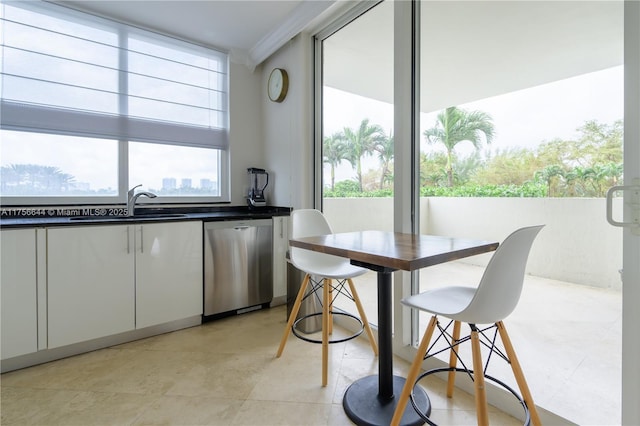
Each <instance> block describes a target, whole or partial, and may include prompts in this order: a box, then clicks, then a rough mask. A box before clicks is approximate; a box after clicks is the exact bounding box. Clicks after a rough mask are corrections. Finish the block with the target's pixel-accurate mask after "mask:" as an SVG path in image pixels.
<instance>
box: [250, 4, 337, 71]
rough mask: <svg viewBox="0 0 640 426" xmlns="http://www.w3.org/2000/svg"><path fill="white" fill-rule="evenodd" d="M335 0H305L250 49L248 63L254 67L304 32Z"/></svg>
mask: <svg viewBox="0 0 640 426" xmlns="http://www.w3.org/2000/svg"><path fill="white" fill-rule="evenodd" d="M334 3H335V0H304V1H302V2H301V3H300V4H299V5H298V6H296V8H295V9H293V11H292V12H291V13H290V14H289V15H288V16H287V18H286V19H285V20H284V22H282V23H281V24H280V25H279V26H278V27H276V28H274V29H273V31H271V32H270V33H268V34H267V35H266V36H264V37H263V38H262V39H260V41H258V42H257V43H256V45H255V46H253V47H252V48H251V49H250V50H249V54H248V58H247V62H246V65H247V66H248V67H249V68H251V69H253V68H255V67H256V66H258V65H259V64H261V63H262V62H263V61H264V60H265V59H267V58H268V57H269V56H271V55H273V54H274V53H275V52H276V51H277V50H278V49H280V48H281V47H282V46H284V45H285V44H286V43H287V42H288V41H289V40H291V39H292V38H293V37H295V36H296V35H298V34H299V33H300V32H302V31H303V30H304V29H305V28H307V27H308V26H309V24H311V23H312V22H313V21H315V20H316V19H317V18H318V16H320V15H321V14H323V13H324V12H325V11H326V10H327V9H329V8H330V7H331V6H332V5H333V4H334Z"/></svg>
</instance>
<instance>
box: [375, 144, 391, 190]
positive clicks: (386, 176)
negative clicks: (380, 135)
mask: <svg viewBox="0 0 640 426" xmlns="http://www.w3.org/2000/svg"><path fill="white" fill-rule="evenodd" d="M375 151H376V152H377V153H378V159H379V160H380V163H381V164H382V173H381V174H380V189H382V187H383V185H384V183H385V181H390V180H391V170H390V165H391V162H392V161H393V135H391V134H389V137H385V138H384V139H383V140H382V141H380V142H379V143H378V145H376V147H375Z"/></svg>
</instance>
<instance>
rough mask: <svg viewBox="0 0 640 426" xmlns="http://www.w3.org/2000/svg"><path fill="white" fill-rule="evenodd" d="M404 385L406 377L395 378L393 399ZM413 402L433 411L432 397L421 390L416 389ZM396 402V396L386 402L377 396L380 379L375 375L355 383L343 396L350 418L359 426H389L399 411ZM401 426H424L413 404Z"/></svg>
mask: <svg viewBox="0 0 640 426" xmlns="http://www.w3.org/2000/svg"><path fill="white" fill-rule="evenodd" d="M404 382H405V379H404V377H400V376H393V393H394V395H397V396H400V393H402V387H403V386H404ZM414 398H415V399H416V403H417V404H418V407H421V408H422V407H429V408H428V409H427V412H430V411H431V407H430V403H429V397H428V396H427V394H426V392H425V391H424V390H423V389H422V388H421V387H420V386H418V387H416V388H415V389H414ZM396 402H397V399H396V397H395V396H394V397H392V398H391V399H390V400H386V401H385V400H382V399H381V398H380V396H379V395H378V376H377V375H374V376H367V377H363V378H362V379H359V380H356V381H355V382H353V384H351V386H349V389H347V391H346V392H345V394H344V399H343V400H342V406H343V407H344V411H345V413H347V417H349V419H351V421H353V422H354V423H355V424H357V425H359V426H373V425H381V426H382V425H385V426H388V425H389V424H391V419H392V418H393V413H394V412H395V411H396ZM400 424H401V425H407V426H409V425H411V426H413V425H416V426H417V425H422V424H424V420H422V418H421V417H420V416H418V413H416V411H415V410H414V409H413V406H412V405H411V402H409V403H408V404H407V408H406V409H405V411H404V415H403V416H402V420H401V421H400Z"/></svg>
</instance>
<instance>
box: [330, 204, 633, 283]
mask: <svg viewBox="0 0 640 426" xmlns="http://www.w3.org/2000/svg"><path fill="white" fill-rule="evenodd" d="M621 209H622V204H621V200H620V199H615V200H614V212H620V211H621ZM392 210H393V199H392V198H326V199H325V200H324V213H325V215H326V216H327V218H328V220H329V222H330V223H331V225H332V227H333V230H334V231H335V232H348V231H357V230H364V229H380V230H391V229H387V228H388V226H387V224H389V223H390V222H391V221H390V220H389V219H390V215H392V214H393V211H392ZM420 217H421V233H424V234H432V235H446V236H454V237H468V238H478V239H486V240H495V241H502V240H504V239H505V238H506V237H507V235H509V234H510V233H511V232H512V231H514V230H515V229H517V228H519V227H522V226H527V225H537V224H545V225H546V226H545V228H544V229H543V230H542V231H541V233H540V235H539V236H538V238H537V239H536V242H535V244H534V246H533V249H532V251H531V255H530V257H529V262H528V264H527V272H528V273H529V274H532V275H536V276H540V277H546V278H551V279H556V280H560V281H567V282H571V283H575V284H583V285H588V286H594V287H601V288H613V289H620V288H621V280H620V275H619V273H618V270H619V269H620V268H621V267H622V231H621V230H620V228H614V227H612V226H611V225H609V224H608V223H607V221H606V219H605V200H604V199H601V198H448V197H441V198H439V197H434V198H428V199H427V198H422V199H421V215H420ZM489 258H490V255H481V256H474V257H472V258H468V259H465V262H468V263H472V264H476V265H483V266H484V265H486V262H487V261H488V260H489Z"/></svg>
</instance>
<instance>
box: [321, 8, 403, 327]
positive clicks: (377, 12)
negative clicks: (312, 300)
mask: <svg viewBox="0 0 640 426" xmlns="http://www.w3.org/2000/svg"><path fill="white" fill-rule="evenodd" d="M365 6H366V7H368V8H369V9H368V10H359V11H354V15H355V16H354V19H353V20H351V19H348V20H346V21H345V22H341V23H337V24H336V26H334V27H332V28H331V29H328V30H327V31H326V33H325V34H324V35H321V36H319V37H318V38H319V42H318V45H317V46H318V48H319V49H320V50H321V58H322V64H321V75H322V87H321V97H322V114H321V122H322V125H321V132H320V138H321V140H322V144H321V152H320V153H319V157H321V159H322V161H321V163H322V164H321V165H319V168H321V170H322V173H321V182H322V184H321V188H319V190H320V191H321V200H320V202H321V205H322V207H321V208H322V211H323V212H324V214H325V216H326V217H327V219H328V220H329V222H330V224H331V226H332V228H333V231H334V232H347V231H358V230H365V229H377V230H385V231H390V230H392V229H393V179H394V134H393V127H394V125H393V3H391V2H382V3H379V4H378V5H376V6H375V7H371V6H372V3H369V4H367V5H365ZM317 160H319V158H318V159H317ZM317 163H320V161H317ZM357 288H358V293H359V296H360V298H361V300H362V302H363V304H364V306H365V310H366V312H367V315H368V319H369V321H370V322H371V323H373V324H377V299H376V274H375V272H369V273H367V274H366V275H365V276H363V277H358V278H357ZM345 300H348V299H344V298H340V299H338V302H337V305H338V307H339V308H341V309H344V310H346V311H348V312H351V313H357V310H356V308H355V305H353V304H352V303H349V302H345Z"/></svg>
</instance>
